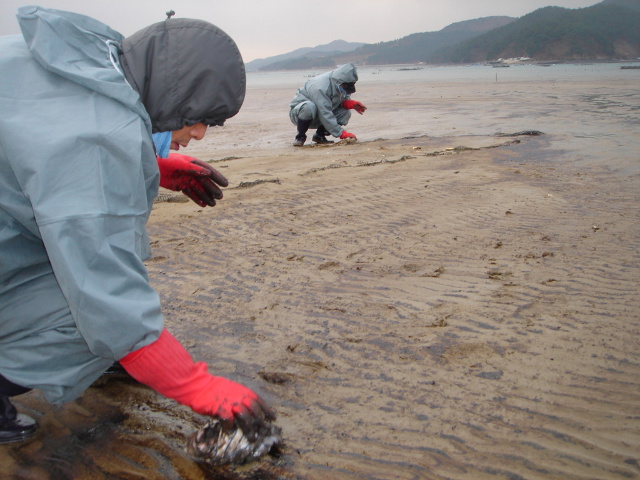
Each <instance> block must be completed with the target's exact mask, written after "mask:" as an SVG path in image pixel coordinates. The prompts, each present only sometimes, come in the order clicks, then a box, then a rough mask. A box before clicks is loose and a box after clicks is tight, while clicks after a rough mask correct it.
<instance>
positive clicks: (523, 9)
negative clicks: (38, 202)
mask: <svg viewBox="0 0 640 480" xmlns="http://www.w3.org/2000/svg"><path fill="white" fill-rule="evenodd" d="M597 3H599V0H556V1H553V0H520V1H518V2H513V1H512V0H492V1H490V0H451V1H449V2H446V4H444V2H440V1H436V0H397V1H395V2H389V1H388V0H387V1H385V0H353V1H351V2H343V1H335V0H329V1H325V2H323V3H322V9H321V10H319V9H318V6H317V4H311V5H309V6H308V7H306V8H301V6H300V2H295V1H293V0H276V1H272V2H263V1H260V0H238V1H235V2H223V1H221V0H213V1H206V2H205V1H202V0H183V1H181V2H180V3H179V5H171V2H168V3H167V4H166V5H160V4H158V2H155V1H151V0H139V1H133V2H132V1H123V0H113V1H111V2H108V3H103V2H99V3H98V2H95V3H94V2H87V1H86V0H42V1H40V2H38V3H37V5H40V6H42V7H47V8H55V9H59V10H69V11H73V12H76V13H81V14H84V15H89V16H91V17H93V18H95V19H97V20H100V21H101V22H103V23H106V24H107V25H109V26H110V27H111V28H113V29H114V30H117V31H118V32H120V33H122V34H123V35H125V36H129V35H131V34H133V33H135V32H136V31H138V30H140V29H141V28H144V27H146V26H147V25H150V24H152V23H155V22H159V21H162V20H164V19H165V18H166V14H165V12H167V11H169V10H172V9H173V10H174V11H175V12H176V17H190V18H200V19H202V20H206V21H209V22H211V23H213V24H215V25H217V26H218V27H220V28H221V29H222V30H224V31H225V32H226V33H228V34H229V35H230V36H231V37H232V38H233V39H234V40H235V42H236V43H237V45H238V48H239V49H240V52H241V54H242V57H243V59H244V61H245V62H250V61H252V60H256V59H259V58H267V57H272V56H275V55H281V54H284V53H289V52H292V51H294V50H297V49H299V48H303V47H316V46H318V45H324V44H327V43H330V42H332V41H334V40H345V41H347V42H362V43H379V42H386V41H391V40H395V39H398V38H402V37H405V36H407V35H410V34H412V33H420V32H433V31H438V30H441V29H443V28H444V27H446V26H447V25H450V24H452V23H456V22H461V21H465V20H472V19H475V18H481V17H490V16H502V15H504V16H509V17H521V16H523V15H526V14H528V13H530V12H532V11H534V10H537V9H538V8H542V7H546V6H550V5H553V6H559V7H565V8H584V7H589V6H592V5H595V4H597ZM3 4H4V9H3V10H4V12H5V15H3V16H0V35H13V34H17V33H19V27H18V23H17V21H16V18H15V12H17V10H18V8H19V7H21V6H23V5H29V4H30V3H28V2H24V1H17V0H4V1H3Z"/></svg>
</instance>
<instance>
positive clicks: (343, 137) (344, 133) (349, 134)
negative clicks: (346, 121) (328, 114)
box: [340, 130, 357, 140]
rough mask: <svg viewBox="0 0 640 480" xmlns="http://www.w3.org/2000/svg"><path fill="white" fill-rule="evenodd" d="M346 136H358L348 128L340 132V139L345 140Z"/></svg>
mask: <svg viewBox="0 0 640 480" xmlns="http://www.w3.org/2000/svg"><path fill="white" fill-rule="evenodd" d="M345 138H355V139H356V140H357V138H356V136H355V135H354V134H353V133H349V132H347V131H346V130H343V131H342V133H341V134H340V140H344V139H345Z"/></svg>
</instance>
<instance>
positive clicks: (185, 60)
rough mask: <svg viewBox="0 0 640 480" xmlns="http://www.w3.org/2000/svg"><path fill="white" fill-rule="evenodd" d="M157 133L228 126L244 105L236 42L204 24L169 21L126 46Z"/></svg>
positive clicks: (128, 71) (127, 68) (128, 65)
mask: <svg viewBox="0 0 640 480" xmlns="http://www.w3.org/2000/svg"><path fill="white" fill-rule="evenodd" d="M120 60H121V62H122V66H123V68H124V73H125V76H126V78H127V80H128V81H129V83H130V84H131V85H132V86H133V88H135V89H136V91H137V92H138V93H139V94H140V97H141V99H142V103H143V104H144V106H145V108H146V110H147V112H148V113H149V116H150V117H151V123H152V125H153V132H154V133H155V132H166V131H174V130H179V129H181V128H182V127H184V126H185V125H193V124H195V123H204V124H205V125H222V124H224V121H225V120H226V119H228V118H230V117H232V116H234V115H235V114H236V113H238V111H239V110H240V107H241V106H242V103H243V101H244V96H245V89H246V75H245V68H244V63H243V61H242V57H241V55H240V52H239V50H238V47H237V46H236V44H235V43H234V41H233V40H232V39H231V38H230V37H229V36H228V35H227V34H226V33H225V32H223V31H222V30H220V29H219V28H218V27H216V26H214V25H211V24H210V23H207V22H205V21H202V20H194V19H181V18H177V19H168V20H166V21H164V22H160V23H156V24H154V25H151V26H149V27H147V28H145V29H143V30H141V31H139V32H137V33H135V34H134V35H132V36H131V37H128V38H126V39H124V41H123V42H122V54H121V58H120Z"/></svg>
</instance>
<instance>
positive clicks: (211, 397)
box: [120, 328, 275, 439]
mask: <svg viewBox="0 0 640 480" xmlns="http://www.w3.org/2000/svg"><path fill="white" fill-rule="evenodd" d="M120 364H121V365H122V366H123V367H124V369H125V370H126V371H127V372H128V373H129V375H131V376H132V377H133V378H135V379H136V380H138V381H139V382H141V383H144V384H145V385H148V386H150V387H151V388H153V389H154V390H155V391H157V392H158V393H161V394H162V395H164V396H166V397H169V398H171V399H173V400H175V401H177V402H178V403H181V404H183V405H186V406H188V407H190V408H191V409H192V410H193V411H195V412H197V413H200V414H202V415H210V416H213V417H218V418H220V420H221V421H222V423H223V425H224V426H226V427H227V428H230V427H231V426H233V423H234V421H235V422H236V423H237V424H238V426H239V427H240V428H241V429H242V431H243V432H244V433H245V435H247V437H249V438H250V439H253V438H255V437H257V434H258V432H259V431H260V430H261V428H262V427H263V425H264V422H265V420H275V414H274V413H273V412H272V411H271V409H270V408H269V407H268V406H267V404H266V403H265V402H264V400H262V399H261V398H260V397H259V396H258V395H257V394H256V393H254V392H253V391H252V390H250V389H248V388H247V387H244V386H243V385H240V384H239V383H235V382H232V381H231V380H227V379H226V378H222V377H214V376H213V375H211V374H209V373H208V372H207V364H206V363H204V362H197V363H194V361H193V359H192V358H191V355H189V352H187V351H186V350H185V349H184V347H183V346H182V345H181V344H180V342H178V340H176V338H175V337H174V336H173V335H171V333H169V331H168V330H167V329H166V328H165V329H163V330H162V333H161V334H160V337H159V338H158V340H156V341H155V342H153V343H151V344H149V345H147V346H146V347H142V348H140V349H138V350H136V351H134V352H131V353H129V354H128V355H125V356H124V357H123V358H121V359H120Z"/></svg>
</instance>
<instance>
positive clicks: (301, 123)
mask: <svg viewBox="0 0 640 480" xmlns="http://www.w3.org/2000/svg"><path fill="white" fill-rule="evenodd" d="M310 125H311V120H301V119H298V125H297V127H298V134H297V135H296V141H295V142H293V146H294V147H301V146H303V145H304V142H306V141H307V135H306V133H307V130H309V126H310Z"/></svg>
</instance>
